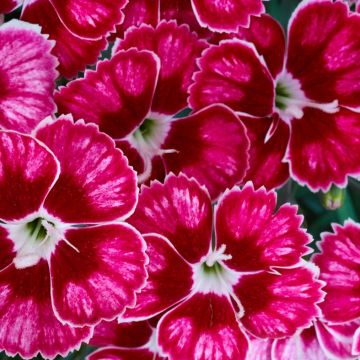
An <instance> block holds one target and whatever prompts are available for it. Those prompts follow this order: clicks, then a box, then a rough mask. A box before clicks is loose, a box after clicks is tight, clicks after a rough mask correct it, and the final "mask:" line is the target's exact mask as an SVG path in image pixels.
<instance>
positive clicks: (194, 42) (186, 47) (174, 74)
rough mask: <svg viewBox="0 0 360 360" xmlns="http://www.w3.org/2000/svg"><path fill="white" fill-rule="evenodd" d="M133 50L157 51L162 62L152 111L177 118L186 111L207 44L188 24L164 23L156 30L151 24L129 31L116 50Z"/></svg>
mask: <svg viewBox="0 0 360 360" xmlns="http://www.w3.org/2000/svg"><path fill="white" fill-rule="evenodd" d="M132 47H136V48H137V49H138V50H150V51H153V52H154V53H155V54H157V55H158V56H159V59H160V62H161V69H160V77H159V82H158V85H157V88H156V92H155V96H154V102H153V105H152V111H153V112H157V113H160V114H170V115H174V114H176V113H178V112H179V111H180V110H182V109H184V108H185V107H186V99H187V97H188V88H189V86H190V84H191V83H192V75H193V73H194V71H195V70H197V66H196V59H197V58H198V57H199V56H200V54H201V52H202V51H203V50H204V49H205V47H206V44H205V42H203V41H200V40H199V39H198V37H197V36H196V35H195V34H194V33H191V32H190V29H189V27H188V26H186V25H180V26H178V25H177V24H176V22H175V21H170V22H166V21H162V22H160V24H159V25H158V26H157V27H156V28H155V29H154V28H153V27H151V26H149V25H142V26H140V27H139V28H135V27H134V28H131V29H129V30H128V31H127V32H126V34H125V38H124V40H122V41H120V42H118V43H117V45H116V46H115V49H114V51H115V52H117V51H119V50H121V49H125V50H126V49H130V48H132Z"/></svg>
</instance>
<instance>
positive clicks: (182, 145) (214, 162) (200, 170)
mask: <svg viewBox="0 0 360 360" xmlns="http://www.w3.org/2000/svg"><path fill="white" fill-rule="evenodd" d="M162 148H163V149H169V150H175V151H171V152H168V153H164V155H163V159H164V163H165V167H166V170H167V172H174V173H175V174H178V173H179V172H183V173H184V174H186V175H187V176H189V177H194V178H195V179H196V180H197V181H198V182H199V183H200V184H202V185H205V186H206V188H207V189H208V191H209V193H210V196H211V198H212V199H215V198H217V197H218V196H219V195H220V194H221V193H222V192H224V191H225V190H226V189H227V188H231V187H233V186H234V185H235V184H238V183H240V181H241V180H242V179H243V178H244V176H245V173H246V170H247V168H248V149H249V141H248V138H247V135H246V133H245V128H244V125H243V124H242V123H241V122H240V120H239V118H238V117H237V115H236V114H235V113H234V112H233V111H231V109H229V108H227V107H226V106H224V105H212V106H209V107H207V108H205V109H203V110H201V111H198V112H196V113H195V114H193V115H191V116H188V117H186V118H182V119H178V120H173V121H172V123H171V128H170V131H169V133H168V135H167V137H166V139H165V142H164V144H163V145H162Z"/></svg>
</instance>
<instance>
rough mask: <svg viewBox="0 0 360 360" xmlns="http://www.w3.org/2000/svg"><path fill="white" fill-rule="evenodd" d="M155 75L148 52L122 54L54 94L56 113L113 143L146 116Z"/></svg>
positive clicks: (153, 58) (155, 63)
mask: <svg viewBox="0 0 360 360" xmlns="http://www.w3.org/2000/svg"><path fill="white" fill-rule="evenodd" d="M158 71H159V64H158V59H157V57H156V56H155V55H154V54H153V53H151V52H148V51H137V50H135V49H132V50H129V51H122V52H120V53H118V54H116V55H115V56H114V57H113V58H112V59H111V60H110V61H108V60H105V61H102V62H100V63H98V65H97V69H96V71H93V70H89V71H86V72H85V77H84V78H82V79H77V80H75V81H72V82H70V83H69V84H68V85H67V86H66V87H62V88H60V90H59V91H58V92H57V93H56V94H55V100H56V103H57V105H58V107H59V113H61V114H67V113H71V114H72V115H73V116H74V117H75V119H84V121H85V122H92V123H95V124H98V125H99V127H100V130H101V131H103V132H106V133H107V134H108V135H110V136H111V137H112V138H114V139H120V138H123V137H124V136H126V135H128V134H129V133H130V132H131V131H133V130H134V129H135V128H136V127H137V126H139V125H140V124H141V122H142V121H143V120H144V119H145V117H146V115H147V114H148V113H149V110H150V106H151V102H152V98H153V95H154V91H155V86H156V82H157V77H158Z"/></svg>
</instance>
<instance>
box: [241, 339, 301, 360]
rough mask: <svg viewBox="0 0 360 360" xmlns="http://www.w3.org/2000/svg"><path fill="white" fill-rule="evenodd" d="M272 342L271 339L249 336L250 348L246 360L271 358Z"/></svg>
mask: <svg viewBox="0 0 360 360" xmlns="http://www.w3.org/2000/svg"><path fill="white" fill-rule="evenodd" d="M272 343H273V341H272V340H271V339H258V338H253V339H251V338H250V348H249V352H248V355H247V358H246V360H269V359H272V357H271V348H272ZM291 360H294V359H291ZM299 360H300V359H299Z"/></svg>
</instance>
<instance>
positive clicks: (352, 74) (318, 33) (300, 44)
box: [287, 1, 360, 107]
mask: <svg viewBox="0 0 360 360" xmlns="http://www.w3.org/2000/svg"><path fill="white" fill-rule="evenodd" d="M359 28H360V15H358V14H354V13H351V12H350V10H349V8H348V6H347V5H346V4H345V3H344V2H341V1H337V2H336V3H333V2H332V1H306V2H304V3H303V4H302V5H300V6H299V7H298V9H297V10H296V11H295V13H294V14H293V16H292V20H291V21H290V25H289V50H288V60H287V68H288V70H289V71H290V72H291V73H292V74H293V76H294V77H295V78H296V79H298V80H300V82H301V84H302V88H303V90H304V92H305V94H306V95H307V96H308V97H309V98H311V99H313V100H317V101H320V102H323V103H324V102H330V101H332V100H334V99H338V100H339V102H340V104H341V105H344V106H352V107H360V86H359V83H360V68H359V63H360V32H359Z"/></svg>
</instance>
